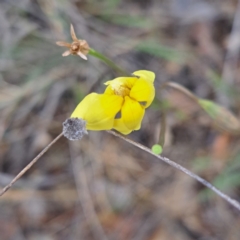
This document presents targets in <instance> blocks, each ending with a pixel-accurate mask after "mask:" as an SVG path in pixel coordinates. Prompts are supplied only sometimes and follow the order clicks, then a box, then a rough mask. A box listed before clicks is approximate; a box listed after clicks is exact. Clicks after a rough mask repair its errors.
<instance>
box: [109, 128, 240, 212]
mask: <svg viewBox="0 0 240 240" xmlns="http://www.w3.org/2000/svg"><path fill="white" fill-rule="evenodd" d="M107 132H108V133H110V134H112V135H114V136H116V137H119V138H121V139H123V140H124V141H126V142H128V143H130V144H132V145H134V146H136V147H138V148H140V149H142V150H143V151H145V152H147V153H149V154H151V155H153V156H154V157H156V158H158V159H160V160H161V161H163V162H165V163H167V164H169V165H170V166H172V167H174V168H176V169H178V170H180V171H182V172H184V173H185V174H187V175H188V176H190V177H192V178H194V179H195V180H197V181H198V182H200V183H201V184H203V185H204V186H206V187H207V188H209V189H211V190H212V191H213V192H215V193H216V194H217V195H219V196H220V197H221V198H223V199H224V200H226V201H227V202H228V203H229V204H231V205H232V206H233V207H235V208H237V209H238V210H239V211H240V203H239V202H237V201H236V200H234V199H232V198H230V197H229V196H227V195H226V194H225V193H223V192H221V191H220V190H219V189H217V188H216V187H214V186H213V185H212V184H211V183H209V182H208V181H206V180H205V179H203V178H201V177H199V176H198V175H196V174H195V173H193V172H191V171H189V170H188V169H186V168H184V167H183V166H181V165H180V164H178V163H175V162H173V161H172V160H170V159H168V158H166V157H162V156H160V155H156V154H154V153H153V152H152V151H151V149H149V148H147V147H145V146H143V145H142V144H140V143H136V142H134V141H133V140H131V139H128V138H126V137H124V136H123V135H121V134H119V133H117V132H114V131H107Z"/></svg>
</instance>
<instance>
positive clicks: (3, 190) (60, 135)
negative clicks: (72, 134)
mask: <svg viewBox="0 0 240 240" xmlns="http://www.w3.org/2000/svg"><path fill="white" fill-rule="evenodd" d="M62 135H63V133H60V134H59V135H58V136H57V137H56V138H54V139H53V140H52V142H50V143H49V144H48V145H47V146H46V147H45V148H44V149H43V150H42V151H41V152H40V153H39V154H38V155H37V156H36V157H35V158H34V159H33V160H32V161H31V162H30V163H29V164H28V165H27V166H26V167H25V168H23V170H22V171H21V172H20V173H18V175H17V176H16V177H15V178H14V179H13V180H12V181H11V182H10V183H9V184H8V185H7V186H6V187H4V188H3V189H2V191H1V192H0V196H2V195H3V194H4V193H5V192H7V190H8V189H9V188H10V187H12V185H13V184H14V183H15V182H16V181H17V180H18V179H19V178H20V177H22V176H23V175H24V174H25V173H26V172H27V171H28V170H29V169H30V168H31V167H32V166H33V165H34V164H35V163H36V162H37V161H38V159H39V158H41V157H42V155H43V154H44V153H45V152H47V151H48V149H49V148H50V147H51V146H52V145H53V144H54V143H56V142H57V141H58V139H60V138H61V137H62Z"/></svg>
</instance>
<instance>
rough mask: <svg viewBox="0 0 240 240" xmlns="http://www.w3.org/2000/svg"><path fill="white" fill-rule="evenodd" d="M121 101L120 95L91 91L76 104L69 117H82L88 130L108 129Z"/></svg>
mask: <svg viewBox="0 0 240 240" xmlns="http://www.w3.org/2000/svg"><path fill="white" fill-rule="evenodd" d="M122 103H123V98H122V97H120V96H116V95H105V94H97V93H91V94H89V95H87V96H86V97H85V98H84V99H83V100H82V101H81V102H80V103H79V104H78V106H77V107H76V109H75V110H74V112H73V113H72V115H71V117H72V118H82V119H84V120H85V121H86V122H87V124H86V128H87V129H88V130H109V129H111V128H112V127H113V122H114V117H115V115H116V114H117V113H118V112H119V111H120V109H121V106H122Z"/></svg>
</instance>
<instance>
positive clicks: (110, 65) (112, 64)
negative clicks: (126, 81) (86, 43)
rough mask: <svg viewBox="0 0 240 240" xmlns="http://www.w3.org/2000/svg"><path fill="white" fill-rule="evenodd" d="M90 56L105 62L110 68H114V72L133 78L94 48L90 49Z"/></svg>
mask: <svg viewBox="0 0 240 240" xmlns="http://www.w3.org/2000/svg"><path fill="white" fill-rule="evenodd" d="M88 54H89V55H91V56H94V57H96V58H98V59H100V60H101V61H103V62H105V63H106V64H107V65H108V66H109V67H111V68H113V69H114V70H116V71H117V72H119V73H120V74H121V75H124V76H131V75H130V74H129V73H128V72H126V71H124V70H123V69H122V68H120V67H119V66H117V65H116V64H115V63H114V62H113V61H112V60H110V59H109V58H107V57H106V56H105V55H103V54H102V53H100V52H98V51H96V50H95V49H93V48H90V50H89V53H88Z"/></svg>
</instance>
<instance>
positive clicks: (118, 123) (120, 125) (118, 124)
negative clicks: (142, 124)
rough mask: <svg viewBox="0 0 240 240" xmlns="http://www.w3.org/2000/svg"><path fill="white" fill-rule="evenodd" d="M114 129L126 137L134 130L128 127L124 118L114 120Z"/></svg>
mask: <svg viewBox="0 0 240 240" xmlns="http://www.w3.org/2000/svg"><path fill="white" fill-rule="evenodd" d="M113 128H114V129H116V130H117V131H118V132H120V133H122V134H124V135H127V134H129V133H131V132H132V130H130V129H128V128H127V127H126V125H125V124H124V122H123V120H122V118H121V119H115V120H114V124H113Z"/></svg>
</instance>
